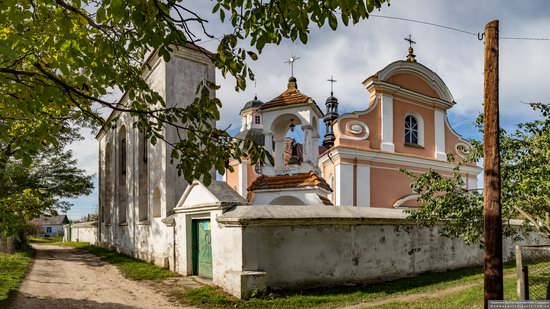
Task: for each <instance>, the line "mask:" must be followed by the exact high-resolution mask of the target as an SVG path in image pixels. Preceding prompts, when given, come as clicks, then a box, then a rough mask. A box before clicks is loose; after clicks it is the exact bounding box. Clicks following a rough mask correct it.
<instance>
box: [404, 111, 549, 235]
mask: <svg viewBox="0 0 550 309" xmlns="http://www.w3.org/2000/svg"><path fill="white" fill-rule="evenodd" d="M530 106H531V107H532V108H533V109H534V110H536V111H538V112H539V113H540V116H541V117H540V119H537V120H534V121H531V122H526V123H521V124H519V125H518V127H517V129H516V131H515V132H514V133H511V134H509V133H507V132H506V131H505V130H501V134H500V147H501V152H500V157H501V166H500V168H501V175H502V179H501V186H502V197H501V198H502V217H503V221H505V222H504V223H506V222H509V220H510V219H514V218H521V219H526V220H525V225H524V227H525V230H531V229H535V231H536V232H538V233H539V234H540V235H541V236H544V237H550V164H548V162H550V105H549V104H543V103H531V104H530ZM476 126H477V127H478V128H479V129H480V132H481V133H483V132H482V128H483V118H482V117H481V116H480V117H478V119H477V120H476ZM471 144H472V151H471V153H470V155H469V157H468V158H467V159H466V160H463V161H461V162H458V164H457V166H456V168H455V169H454V173H453V177H451V178H446V177H443V176H441V175H440V174H439V173H437V172H435V171H433V170H430V171H428V172H426V173H422V174H415V173H412V172H410V171H404V172H405V173H406V174H407V175H409V176H410V177H411V179H412V184H411V188H412V189H413V191H414V192H417V193H419V194H420V197H419V202H420V207H419V208H418V209H415V210H409V211H408V212H409V217H410V218H412V219H414V220H416V221H417V222H419V223H420V224H421V225H423V226H434V225H435V224H437V223H438V222H440V223H442V224H443V229H442V230H441V233H442V235H444V236H447V237H463V238H464V240H465V241H466V243H469V244H472V243H480V242H481V240H482V239H483V196H482V194H481V193H480V191H479V189H473V190H467V189H465V183H464V180H463V178H462V177H461V172H460V168H461V166H463V165H464V164H465V163H466V162H477V161H478V160H480V159H482V157H483V144H482V143H481V141H477V140H473V141H471ZM450 161H453V158H452V157H451V158H450ZM503 230H504V235H505V236H514V237H516V238H519V237H521V235H520V234H518V230H516V229H514V228H512V227H511V226H510V225H509V224H504V225H503Z"/></svg>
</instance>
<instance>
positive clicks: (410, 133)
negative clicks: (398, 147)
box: [405, 115, 419, 145]
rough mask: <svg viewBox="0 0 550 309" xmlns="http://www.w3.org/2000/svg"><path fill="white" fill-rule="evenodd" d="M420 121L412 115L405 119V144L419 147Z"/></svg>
mask: <svg viewBox="0 0 550 309" xmlns="http://www.w3.org/2000/svg"><path fill="white" fill-rule="evenodd" d="M418 129H419V125H418V120H417V119H416V117H414V116H412V115H407V117H405V144H415V145H418V144H419V143H418V136H419V134H418Z"/></svg>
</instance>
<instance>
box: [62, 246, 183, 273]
mask: <svg viewBox="0 0 550 309" xmlns="http://www.w3.org/2000/svg"><path fill="white" fill-rule="evenodd" d="M52 244H56V245H63V246H69V247H73V248H78V249H80V250H84V251H87V252H89V253H92V254H95V255H98V256H100V257H101V258H102V259H103V260H104V261H106V262H108V263H111V264H113V265H115V266H117V267H118V268H119V269H120V271H121V272H122V274H123V275H124V276H125V277H126V278H129V279H133V280H153V279H164V278H169V277H175V276H178V274H176V273H174V272H172V271H170V270H168V269H166V268H162V267H160V266H157V265H154V264H151V263H148V262H145V261H142V260H138V259H134V258H131V257H129V256H127V255H125V254H121V253H118V252H115V251H110V250H107V249H104V248H101V247H97V246H94V245H90V244H88V243H82V242H63V243H52Z"/></svg>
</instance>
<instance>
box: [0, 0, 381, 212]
mask: <svg viewBox="0 0 550 309" xmlns="http://www.w3.org/2000/svg"><path fill="white" fill-rule="evenodd" d="M383 3H386V1H373V0H368V1H358V0H336V1H316V0H307V1H303V0H279V1H260V0H250V1H241V0H216V1H213V4H212V5H213V8H212V14H213V15H212V16H213V17H214V19H217V18H218V16H219V20H220V21H221V22H226V23H228V24H231V25H232V27H233V31H232V32H230V33H228V34H226V35H224V36H223V38H221V39H220V43H219V45H218V47H217V49H216V53H215V54H211V53H209V52H207V51H204V50H202V49H200V48H199V47H198V46H197V45H195V43H198V40H199V39H198V38H200V37H207V38H208V39H214V36H213V35H211V34H210V33H208V31H207V27H206V25H207V23H208V21H207V20H206V19H203V17H201V16H199V15H198V14H197V13H196V12H193V11H191V10H189V8H188V7H187V6H186V2H183V1H181V0H173V1H172V0H170V1H164V0H161V1H140V0H109V1H79V0H70V1H68V0H43V1H17V0H5V1H3V2H1V4H0V63H1V65H0V148H1V151H0V167H1V168H3V167H4V166H6V165H7V164H9V162H12V161H13V160H15V161H17V162H18V163H20V164H22V166H33V164H34V162H33V160H35V159H36V156H37V155H38V154H40V153H41V151H43V150H44V149H47V148H48V147H52V146H62V145H65V144H66V143H68V142H69V141H71V140H72V139H75V138H77V137H78V134H77V133H76V131H75V130H74V128H78V127H83V126H85V127H92V128H94V129H98V128H99V127H100V126H102V125H105V126H106V127H109V126H112V125H113V124H115V122H116V119H108V120H107V121H106V120H104V119H103V117H102V114H104V113H105V111H107V113H109V111H110V110H116V111H117V112H120V113H127V114H129V115H130V116H131V117H132V119H133V121H132V122H134V123H135V124H134V125H135V128H136V129H137V130H140V131H141V132H144V134H145V136H146V138H147V139H148V140H149V142H150V143H152V144H156V143H158V142H164V143H167V144H168V145H169V147H172V149H173V151H172V152H171V153H172V160H173V161H174V162H176V164H177V167H178V172H179V174H181V175H182V176H183V177H184V178H185V179H186V180H188V181H191V180H193V179H201V178H202V179H203V181H205V182H210V180H211V176H210V173H211V172H212V169H213V168H215V169H216V170H217V171H218V172H219V173H224V172H225V167H226V165H227V164H226V163H227V162H228V161H229V160H230V159H237V160H240V159H241V157H242V156H247V157H249V158H250V160H251V161H252V162H253V163H256V162H261V163H265V162H266V161H270V162H271V161H272V160H273V159H272V158H271V156H270V155H269V154H268V153H267V152H266V151H265V149H264V148H263V147H260V146H258V145H256V144H254V143H253V142H251V141H246V140H245V141H239V140H235V139H233V138H232V137H230V136H229V135H228V133H227V132H226V131H224V130H220V129H217V128H216V127H215V121H216V120H219V118H220V113H219V108H220V107H221V104H222V102H221V101H220V100H219V99H216V98H214V97H213V93H214V91H215V90H217V89H218V87H217V86H216V85H213V84H210V83H208V82H206V81H205V82H204V83H202V84H201V85H199V89H198V92H197V98H196V99H195V100H194V101H193V102H178V103H181V106H184V105H188V104H189V103H192V104H191V105H189V106H188V107H185V108H181V107H173V106H167V104H166V102H165V101H164V99H163V97H162V96H161V95H160V94H159V93H157V92H156V91H154V90H153V89H151V87H150V85H149V84H148V82H146V80H144V77H147V74H148V72H149V71H150V70H151V69H152V68H151V67H150V66H151V65H153V64H152V63H146V57H148V56H151V55H152V56H153V58H151V59H152V60H154V59H156V58H154V57H157V56H158V57H159V58H161V59H162V60H163V61H165V62H167V61H170V59H171V55H172V53H173V52H177V51H176V49H177V48H178V47H176V46H180V47H181V46H188V47H191V48H193V49H195V50H198V51H199V52H200V53H202V54H203V55H205V56H207V57H209V58H210V59H211V61H212V63H213V64H214V65H215V66H216V68H218V69H219V70H220V71H221V73H222V75H223V76H227V75H231V76H234V77H235V79H236V85H235V86H236V87H235V88H236V90H237V91H240V90H244V89H245V88H246V86H247V81H248V80H254V78H255V77H254V74H253V72H252V70H251V69H250V68H249V67H248V64H247V61H250V60H252V61H256V60H257V59H258V55H259V54H261V52H262V50H263V48H264V47H265V46H267V45H268V44H280V42H281V41H282V40H283V39H291V40H293V41H295V40H298V39H299V40H300V41H301V42H302V43H303V44H306V43H307V42H308V37H309V31H310V21H311V22H313V23H314V24H316V25H318V26H319V27H321V26H323V25H324V24H325V23H328V24H329V27H330V28H332V29H336V28H337V26H338V20H337V16H338V15H340V16H341V18H342V22H343V23H344V24H345V25H347V24H348V22H353V23H357V22H359V21H360V20H362V19H365V18H367V17H368V12H370V11H372V10H374V9H376V8H380V7H381V6H382V4H383ZM212 16H206V17H208V18H212ZM211 21H212V22H213V21H214V20H211ZM193 29H199V30H198V31H202V33H194V32H193V31H196V30H193ZM243 42H250V46H249V47H248V48H245V47H244V46H243V44H242V43H243ZM155 52H156V53H158V54H155ZM113 93H123V94H124V93H126V94H127V95H126V96H124V97H123V98H122V99H121V100H120V102H119V101H113V99H112V96H111V94H113ZM100 111H101V112H102V113H100ZM168 128H172V129H174V128H175V129H176V131H177V135H178V136H177V137H172V136H171V137H170V138H169V139H168V138H167V137H166V136H165V134H166V132H167V129H168ZM170 132H173V130H171V131H170ZM31 193H32V192H30V193H29V194H30V195H32V194H31ZM29 194H27V195H29ZM36 194H38V193H36ZM22 200H23V198H22ZM50 204H55V203H54V202H51V203H50ZM37 207H38V206H37Z"/></svg>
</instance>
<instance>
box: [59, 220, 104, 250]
mask: <svg viewBox="0 0 550 309" xmlns="http://www.w3.org/2000/svg"><path fill="white" fill-rule="evenodd" d="M69 228H70V229H71V232H70V233H69V231H68V229H69ZM63 229H64V230H65V236H64V241H79V242H87V243H90V244H93V245H95V244H96V243H97V226H93V225H92V224H88V223H85V224H83V225H79V224H73V225H72V226H70V227H69V226H68V225H65V226H64V227H63ZM69 235H70V237H71V239H67V237H68V236H69Z"/></svg>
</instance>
